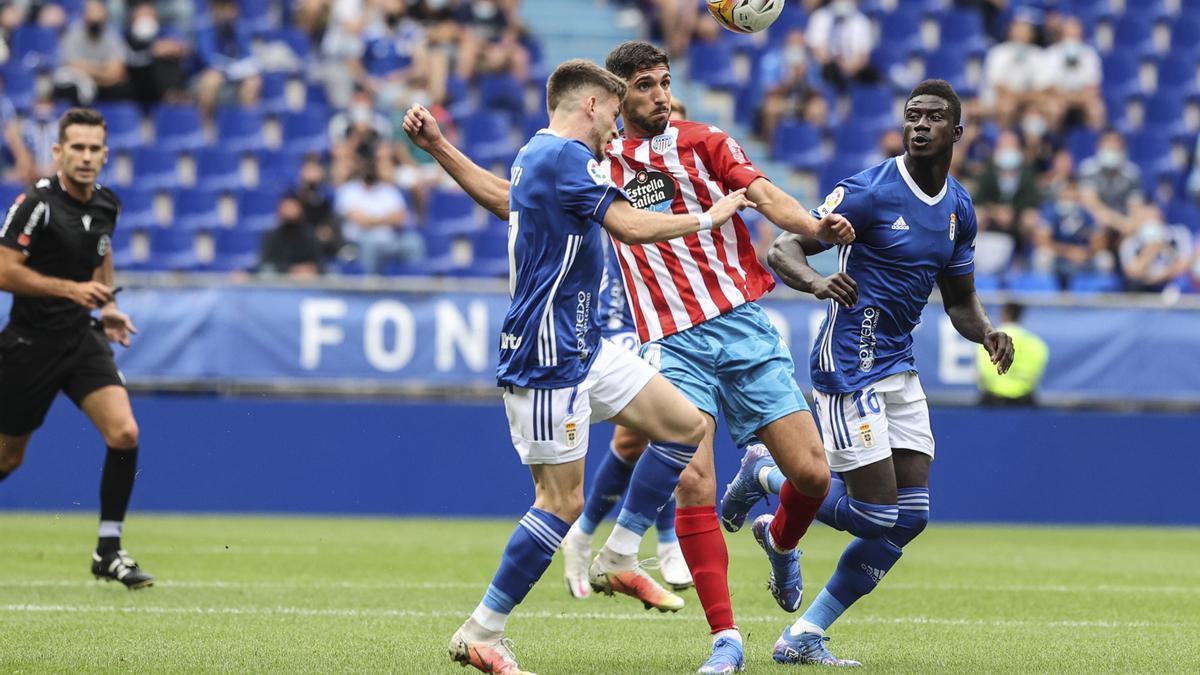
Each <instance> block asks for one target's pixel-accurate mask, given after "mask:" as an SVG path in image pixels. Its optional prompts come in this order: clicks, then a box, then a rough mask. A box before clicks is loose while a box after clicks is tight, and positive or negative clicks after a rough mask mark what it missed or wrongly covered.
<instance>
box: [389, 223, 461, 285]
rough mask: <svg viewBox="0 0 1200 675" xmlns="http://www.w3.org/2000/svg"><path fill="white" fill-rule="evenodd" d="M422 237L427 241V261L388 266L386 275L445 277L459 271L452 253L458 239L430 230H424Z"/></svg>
mask: <svg viewBox="0 0 1200 675" xmlns="http://www.w3.org/2000/svg"><path fill="white" fill-rule="evenodd" d="M421 235H422V237H424V239H425V259H424V260H421V261H419V262H412V263H403V264H391V265H388V266H387V268H386V270H385V273H387V274H403V275H410V274H415V275H427V274H434V275H444V274H450V273H452V272H454V271H455V270H456V269H457V267H458V266H457V265H456V264H455V262H454V256H453V253H452V252H451V249H452V247H453V246H454V241H455V239H457V237H456V236H454V235H450V234H443V233H441V232H432V231H430V230H423V231H422V232H421Z"/></svg>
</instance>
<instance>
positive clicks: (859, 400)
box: [813, 371, 933, 471]
mask: <svg viewBox="0 0 1200 675" xmlns="http://www.w3.org/2000/svg"><path fill="white" fill-rule="evenodd" d="M813 400H814V401H815V402H816V405H815V406H813V414H815V415H816V416H817V419H818V420H819V421H820V423H821V438H822V440H823V441H824V443H825V455H826V457H828V458H829V468H830V469H831V470H833V471H850V470H851V469H857V468H860V467H864V466H866V465H868V464H874V463H875V462H878V461H880V460H882V459H886V458H888V457H890V456H891V454H892V448H899V449H902V450H914V451H916V452H922V453H925V454H926V455H929V456H930V457H933V432H932V431H931V430H930V428H929V406H928V405H926V403H925V390H924V389H922V388H921V380H920V379H918V378H917V374H916V373H915V372H913V371H908V372H904V373H897V374H896V375H892V376H889V377H885V378H883V379H882V380H880V381H878V382H876V383H874V384H871V385H869V386H867V387H866V388H864V389H862V390H860V391H856V392H854V393H852V394H825V393H822V392H819V391H814V392H813Z"/></svg>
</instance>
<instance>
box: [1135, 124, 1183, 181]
mask: <svg viewBox="0 0 1200 675" xmlns="http://www.w3.org/2000/svg"><path fill="white" fill-rule="evenodd" d="M1125 140H1126V144H1127V146H1128V148H1129V159H1130V160H1131V161H1132V162H1133V163H1134V164H1137V165H1138V168H1140V169H1141V170H1142V174H1143V177H1144V178H1145V179H1146V180H1157V178H1156V177H1157V176H1160V175H1161V174H1163V173H1167V172H1171V171H1175V170H1177V169H1178V167H1177V166H1175V160H1174V158H1173V157H1172V156H1171V136H1170V134H1166V133H1162V132H1160V131H1151V130H1149V129H1146V130H1144V131H1141V132H1139V133H1136V134H1130V135H1129V136H1127V137H1126V139H1125Z"/></svg>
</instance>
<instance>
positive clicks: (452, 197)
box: [427, 188, 484, 234]
mask: <svg viewBox="0 0 1200 675" xmlns="http://www.w3.org/2000/svg"><path fill="white" fill-rule="evenodd" d="M427 227H428V228H429V229H430V230H435V231H437V232H442V233H445V234H469V233H471V232H475V231H477V230H479V229H481V228H483V227H484V223H483V221H482V220H480V218H479V214H478V213H477V212H476V206H475V200H473V199H471V196H470V195H468V194H467V193H465V192H463V191H462V190H459V189H457V188H449V189H446V188H438V189H435V190H433V192H431V193H430V195H429V223H428V225H427Z"/></svg>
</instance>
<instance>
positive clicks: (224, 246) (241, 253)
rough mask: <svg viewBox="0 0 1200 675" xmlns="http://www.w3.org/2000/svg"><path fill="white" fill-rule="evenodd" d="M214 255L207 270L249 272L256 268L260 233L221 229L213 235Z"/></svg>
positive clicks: (238, 229)
mask: <svg viewBox="0 0 1200 675" xmlns="http://www.w3.org/2000/svg"><path fill="white" fill-rule="evenodd" d="M213 234H214V236H213V245H214V249H215V250H214V255H213V260H212V262H211V263H209V265H208V266H209V268H211V269H214V270H219V271H223V272H229V271H232V270H251V269H254V268H255V267H257V266H258V261H259V254H260V252H261V250H262V237H263V235H262V232H260V231H257V230H249V229H245V228H233V229H225V228H221V229H219V230H217V231H216V232H214V233H213Z"/></svg>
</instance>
